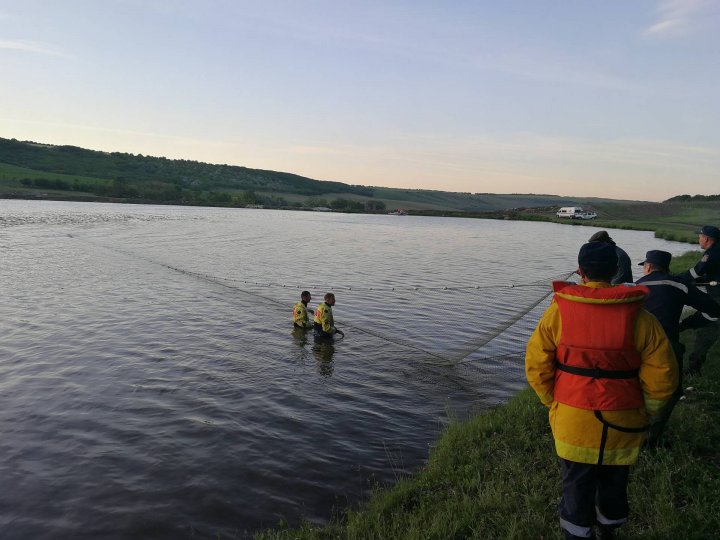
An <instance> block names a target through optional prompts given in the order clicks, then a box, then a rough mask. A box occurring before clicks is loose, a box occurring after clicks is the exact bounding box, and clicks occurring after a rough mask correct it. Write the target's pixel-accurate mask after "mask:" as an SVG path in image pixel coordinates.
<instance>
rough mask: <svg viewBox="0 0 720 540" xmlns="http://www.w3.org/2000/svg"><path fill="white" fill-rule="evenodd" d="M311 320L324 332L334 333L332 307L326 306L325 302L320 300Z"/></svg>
mask: <svg viewBox="0 0 720 540" xmlns="http://www.w3.org/2000/svg"><path fill="white" fill-rule="evenodd" d="M313 322H315V324H318V325H320V326H321V327H322V331H323V332H325V333H326V334H334V333H335V326H334V325H335V321H334V320H333V312H332V307H331V306H328V305H327V304H326V303H325V302H320V303H319V304H318V307H317V309H316V310H315V317H313Z"/></svg>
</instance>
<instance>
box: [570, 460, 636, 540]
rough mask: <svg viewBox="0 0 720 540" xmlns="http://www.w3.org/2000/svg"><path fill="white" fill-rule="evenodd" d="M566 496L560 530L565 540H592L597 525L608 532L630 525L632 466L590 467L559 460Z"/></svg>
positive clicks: (584, 464)
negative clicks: (629, 500) (629, 480)
mask: <svg viewBox="0 0 720 540" xmlns="http://www.w3.org/2000/svg"><path fill="white" fill-rule="evenodd" d="M560 464H561V466H562V485H563V493H562V500H561V501H560V506H559V508H558V511H559V514H560V526H561V527H562V528H563V532H564V533H565V538H590V537H591V535H592V526H593V525H594V524H595V523H597V524H598V525H599V526H600V527H601V528H605V529H607V530H612V529H616V528H617V527H619V526H620V525H622V524H623V523H625V521H627V517H628V512H629V507H628V499H627V483H628V479H629V475H630V466H629V465H589V464H587V463H576V462H574V461H568V460H566V459H562V458H561V459H560Z"/></svg>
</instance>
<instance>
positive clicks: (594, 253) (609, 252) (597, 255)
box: [578, 242, 618, 268]
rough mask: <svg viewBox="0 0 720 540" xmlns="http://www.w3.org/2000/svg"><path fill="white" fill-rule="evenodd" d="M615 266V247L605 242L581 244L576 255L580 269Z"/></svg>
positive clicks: (616, 260)
mask: <svg viewBox="0 0 720 540" xmlns="http://www.w3.org/2000/svg"><path fill="white" fill-rule="evenodd" d="M617 264H618V256H617V252H616V251H615V246H613V245H612V244H606V243H605V242H588V243H587V244H583V246H582V247H581V248H580V252H579V253H578V265H579V266H580V268H610V267H613V268H615V267H617Z"/></svg>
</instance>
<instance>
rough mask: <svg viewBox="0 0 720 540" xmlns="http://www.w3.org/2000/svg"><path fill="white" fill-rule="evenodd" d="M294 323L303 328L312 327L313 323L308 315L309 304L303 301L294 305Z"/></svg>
mask: <svg viewBox="0 0 720 540" xmlns="http://www.w3.org/2000/svg"><path fill="white" fill-rule="evenodd" d="M293 323H294V324H295V326H300V327H301V328H312V323H311V322H310V318H309V317H308V311H307V306H306V305H305V304H303V303H302V302H298V303H297V304H295V305H294V306H293Z"/></svg>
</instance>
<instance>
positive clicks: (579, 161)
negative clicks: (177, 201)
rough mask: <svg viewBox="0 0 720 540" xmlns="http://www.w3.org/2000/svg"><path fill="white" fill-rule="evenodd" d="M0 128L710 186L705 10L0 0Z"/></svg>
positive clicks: (528, 1)
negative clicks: (0, 74) (0, 80)
mask: <svg viewBox="0 0 720 540" xmlns="http://www.w3.org/2000/svg"><path fill="white" fill-rule="evenodd" d="M0 73H2V84H0V137H6V138H17V139H21V140H34V141H38V142H45V143H53V144H72V145H76V146H82V147H86V148H93V149H98V150H108V151H123V152H132V153H135V154H137V153H141V154H146V155H156V156H166V157H169V158H185V159H194V160H200V161H207V162H210V163H228V164H233V165H244V166H247V167H257V168H264V169H273V170H281V171H288V172H293V173H297V174H301V175H304V176H309V177H311V178H317V179H321V180H339V181H342V182H348V183H356V184H364V185H380V186H392V187H404V188H427V189H442V190H450V191H469V192H473V193H475V192H490V193H555V194H561V195H576V196H607V197H612V198H630V199H642V200H663V199H665V198H667V197H670V196H673V195H677V194H681V193H690V194H715V193H720V172H719V171H720V131H719V129H720V107H718V103H717V102H718V94H719V92H718V90H719V89H720V0H614V1H611V0H605V1H600V0H597V1H591V0H564V1H552V2H550V1H542V0H524V1H518V0H503V1H497V0H486V1H482V0H475V1H469V0H468V1H457V0H455V1H453V0H447V1H443V2H441V1H427V0H408V1H397V0H382V1H375V0H368V1H363V2H360V1H357V2H343V1H340V0H337V1H329V0H317V1H306V0H293V1H291V0H287V1H275V0H266V1H265V2H245V1H240V0H238V1H231V0H203V1H201V0H176V1H173V0H64V1H63V2H59V1H54V0H23V1H22V2H15V1H9V0H0Z"/></svg>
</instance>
